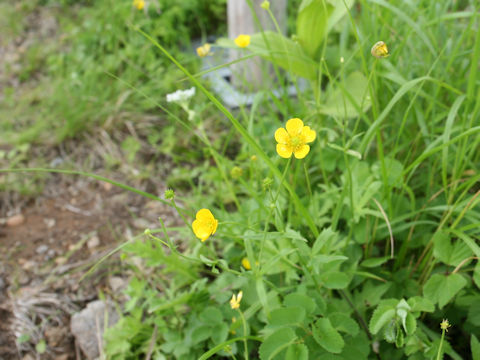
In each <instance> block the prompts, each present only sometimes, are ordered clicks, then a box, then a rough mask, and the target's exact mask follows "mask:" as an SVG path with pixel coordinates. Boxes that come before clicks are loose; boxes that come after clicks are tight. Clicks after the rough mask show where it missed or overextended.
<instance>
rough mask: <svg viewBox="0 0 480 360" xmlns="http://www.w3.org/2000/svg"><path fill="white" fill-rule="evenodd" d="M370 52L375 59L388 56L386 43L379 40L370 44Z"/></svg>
mask: <svg viewBox="0 0 480 360" xmlns="http://www.w3.org/2000/svg"><path fill="white" fill-rule="evenodd" d="M370 52H371V53H372V55H373V56H374V57H376V58H377V59H381V58H385V57H387V56H390V54H389V53H388V47H387V44H385V43H384V42H383V41H379V42H377V43H375V44H374V45H373V46H372V49H371V50H370Z"/></svg>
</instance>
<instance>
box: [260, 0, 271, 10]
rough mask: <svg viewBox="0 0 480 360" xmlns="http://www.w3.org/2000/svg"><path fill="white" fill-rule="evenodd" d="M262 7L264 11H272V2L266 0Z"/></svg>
mask: <svg viewBox="0 0 480 360" xmlns="http://www.w3.org/2000/svg"><path fill="white" fill-rule="evenodd" d="M260 6H261V7H262V8H263V9H265V10H268V9H270V1H268V0H265V1H264V2H262V4H261V5H260Z"/></svg>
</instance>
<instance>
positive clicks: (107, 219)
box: [0, 175, 176, 360]
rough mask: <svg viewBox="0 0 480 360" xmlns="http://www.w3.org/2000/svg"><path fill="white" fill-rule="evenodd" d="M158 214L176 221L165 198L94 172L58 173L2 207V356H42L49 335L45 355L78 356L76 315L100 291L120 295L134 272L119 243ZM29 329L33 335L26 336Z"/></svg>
mask: <svg viewBox="0 0 480 360" xmlns="http://www.w3.org/2000/svg"><path fill="white" fill-rule="evenodd" d="M0 201H1V199H0ZM159 216H162V218H166V219H168V220H167V221H168V222H169V223H170V224H172V221H173V222H175V221H176V220H175V215H174V214H173V212H172V210H171V209H170V208H168V207H166V206H165V205H162V204H161V203H159V202H155V201H149V200H148V199H145V198H142V197H141V196H139V195H136V194H132V193H127V192H125V191H123V190H121V189H118V188H115V187H113V186H111V185H110V184H108V183H102V182H99V181H96V180H93V179H88V178H77V177H68V176H67V177H65V176H57V175H55V176H53V177H52V179H51V180H50V181H49V184H48V185H47V187H46V188H45V190H44V191H43V193H42V194H41V195H40V196H38V197H37V198H35V199H34V200H31V201H29V202H27V203H25V204H24V206H23V207H22V208H21V211H20V212H18V213H16V214H12V213H11V214H0V224H1V226H0V294H1V295H0V359H16V358H19V359H22V358H23V359H27V360H28V359H35V358H36V356H38V352H37V351H35V349H34V345H35V344H37V343H38V342H39V341H41V340H42V339H44V340H45V341H46V344H47V345H48V346H47V351H46V352H45V353H44V354H43V355H42V356H41V357H40V358H42V359H59V360H60V359H64V360H65V359H76V358H78V356H79V354H78V349H76V348H75V344H74V341H73V337H72V336H71V334H70V331H69V319H70V315H71V314H72V313H74V312H76V311H78V310H79V309H81V308H83V307H84V306H85V304H86V303H88V302H90V301H92V300H94V299H96V298H97V297H98V294H99V292H100V291H101V292H103V293H104V294H105V295H106V296H108V297H109V298H112V299H116V298H118V295H119V293H120V291H121V289H122V288H124V287H125V286H126V285H127V283H128V275H129V272H128V270H126V269H123V268H122V264H121V261H120V260H119V257H118V254H117V253H115V252H114V250H115V248H117V247H118V246H119V245H120V244H122V243H123V242H125V241H127V240H128V239H129V238H131V237H132V236H134V235H137V234H140V233H142V232H143V230H144V229H145V228H147V227H158V223H157V221H158V220H157V219H158V217H159ZM112 252H114V253H113V254H112V255H110V256H108V257H107V258H106V259H104V260H103V261H102V262H100V260H101V259H103V258H104V257H105V256H107V255H108V254H110V253H112ZM94 265H95V266H96V268H95V270H94V271H93V272H91V273H90V274H89V275H88V276H87V277H83V275H84V274H85V273H86V272H87V271H89V270H90V269H92V267H93V266H94ZM26 334H29V336H30V338H29V339H26V340H25V342H24V343H19V339H20V342H21V341H22V336H23V337H25V336H26ZM15 339H16V340H17V341H16V343H15Z"/></svg>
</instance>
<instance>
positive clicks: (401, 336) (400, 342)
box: [395, 328, 405, 348]
mask: <svg viewBox="0 0 480 360" xmlns="http://www.w3.org/2000/svg"><path fill="white" fill-rule="evenodd" d="M404 342H405V335H404V334H403V331H402V330H401V329H399V328H397V338H396V339H395V346H396V347H397V348H401V347H403V344H404Z"/></svg>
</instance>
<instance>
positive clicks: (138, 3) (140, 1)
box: [133, 0, 145, 10]
mask: <svg viewBox="0 0 480 360" xmlns="http://www.w3.org/2000/svg"><path fill="white" fill-rule="evenodd" d="M133 6H135V7H136V8H137V9H138V10H143V8H144V7H145V0H133Z"/></svg>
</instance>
